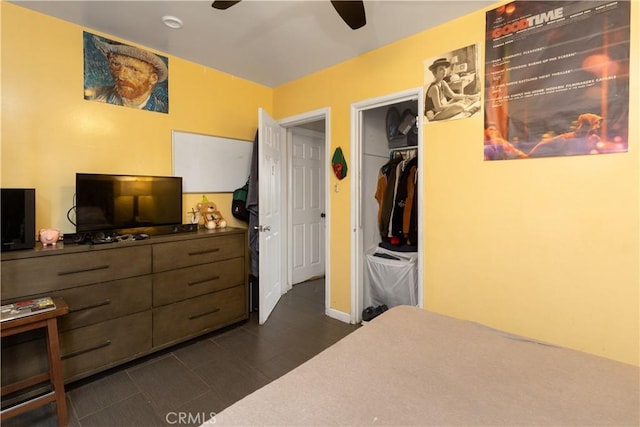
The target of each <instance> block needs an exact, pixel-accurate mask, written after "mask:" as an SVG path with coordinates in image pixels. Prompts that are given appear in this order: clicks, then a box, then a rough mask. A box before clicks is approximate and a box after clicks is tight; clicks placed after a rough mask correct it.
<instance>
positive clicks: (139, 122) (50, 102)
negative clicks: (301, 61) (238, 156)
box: [0, 2, 273, 233]
mask: <svg viewBox="0 0 640 427" xmlns="http://www.w3.org/2000/svg"><path fill="white" fill-rule="evenodd" d="M0 7H1V8H2V52H1V55H2V133H1V137H2V140H1V142H2V186H3V187H34V188H36V198H37V200H36V205H37V210H36V215H37V218H36V229H39V228H41V227H56V228H60V229H61V230H62V231H63V232H67V233H71V232H74V231H75V227H74V226H73V225H72V224H71V223H70V222H69V221H67V218H66V213H67V211H68V210H69V209H70V208H71V207H72V205H73V194H74V191H75V173H76V172H92V173H124V174H154V175H171V172H172V171H171V164H172V161H171V131H172V130H174V129H175V130H181V131H188V132H195V133H201V134H208V135H218V136H225V137H230V138H237V139H244V140H250V141H253V138H254V135H255V132H256V128H257V126H258V107H263V108H264V109H265V110H267V111H271V109H272V104H273V90H272V89H271V88H268V87H265V86H262V85H258V84H256V83H253V82H250V81H247V80H244V79H240V78H237V77H234V76H232V75H229V74H225V73H222V72H219V71H217V70H213V69H211V68H207V67H204V66H201V65H198V64H194V63H192V62H188V61H185V60H182V59H180V58H176V57H172V56H169V67H170V75H169V103H170V104H169V114H162V113H156V112H150V111H140V110H135V109H132V108H126V107H119V106H114V105H109V104H102V103H98V102H92V101H85V100H84V99H83V78H84V75H83V48H82V31H83V30H87V31H90V32H94V33H96V34H100V33H97V32H95V31H93V30H91V29H85V28H82V27H79V26H76V25H73V24H70V23H68V22H65V21H61V20H58V19H55V18H51V17H48V16H45V15H42V14H39V13H34V12H32V11H29V10H27V9H24V8H21V7H18V6H15V5H12V4H8V3H4V2H2V3H0ZM100 35H104V34H100ZM105 36H106V37H110V38H112V37H111V36H109V35H105ZM125 42H127V41H125ZM160 53H161V54H163V55H166V54H164V53H162V52H160ZM221 155H223V154H222V153H221ZM207 197H208V199H209V200H210V201H213V202H215V203H217V204H218V208H219V209H220V211H221V212H222V213H223V215H224V216H225V218H226V219H227V221H228V222H229V225H231V226H246V225H244V224H243V223H241V222H239V221H237V220H236V219H235V218H233V217H232V215H231V195H230V194H208V195H207ZM201 198H202V195H201V194H197V195H196V194H187V195H185V196H184V199H183V207H184V210H185V215H186V212H187V211H188V210H190V208H191V207H193V206H195V205H196V204H197V203H198V202H199V201H200V200H201ZM185 222H186V216H185Z"/></svg>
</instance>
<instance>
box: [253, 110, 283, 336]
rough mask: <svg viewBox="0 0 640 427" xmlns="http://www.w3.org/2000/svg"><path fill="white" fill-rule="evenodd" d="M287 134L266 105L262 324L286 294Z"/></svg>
mask: <svg viewBox="0 0 640 427" xmlns="http://www.w3.org/2000/svg"><path fill="white" fill-rule="evenodd" d="M285 140H286V133H285V130H284V128H282V127H280V125H278V123H277V122H276V121H275V120H274V119H273V118H271V117H270V116H269V115H268V114H267V113H266V112H265V111H264V110H263V109H262V108H260V109H259V111H258V177H259V179H258V181H259V183H258V189H259V190H258V191H259V203H260V209H259V213H258V224H259V226H258V230H259V233H258V234H259V236H260V237H259V248H260V250H259V255H258V258H259V263H260V267H259V277H260V282H259V283H260V292H259V297H258V299H259V301H258V303H259V313H260V315H259V322H260V324H261V325H262V324H263V323H264V322H266V321H267V318H268V317H269V315H270V314H271V312H272V311H273V309H274V307H275V306H276V304H277V303H278V301H279V300H280V296H281V295H282V282H283V280H284V277H285V275H284V274H283V271H284V265H285V264H284V262H283V261H284V259H285V258H284V256H283V250H284V240H283V230H284V227H283V222H284V219H285V215H284V209H283V200H284V188H283V185H282V184H283V182H282V171H283V159H284V154H285V152H284V151H285V146H286V145H285Z"/></svg>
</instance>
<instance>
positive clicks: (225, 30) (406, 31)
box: [11, 0, 494, 87]
mask: <svg viewBox="0 0 640 427" xmlns="http://www.w3.org/2000/svg"><path fill="white" fill-rule="evenodd" d="M11 3H15V4H18V5H20V6H23V7H26V8H29V9H33V10H35V11H39V12H42V13H45V14H47V15H50V16H54V17H57V18H60V19H63V20H65V21H69V22H72V23H75V24H78V25H80V26H82V27H86V28H87V29H90V30H91V29H93V30H96V31H98V32H103V33H106V34H108V35H111V36H113V37H114V38H116V39H122V40H124V41H130V42H133V43H136V44H140V45H142V46H146V47H148V48H150V49H153V50H156V51H159V52H161V53H167V54H169V55H172V56H176V57H179V58H183V59H186V60H189V61H193V62H196V63H198V64H201V65H204V66H207V67H211V68H214V69H217V70H220V71H224V72H226V73H229V74H232V75H234V76H237V77H242V78H245V79H248V80H251V81H253V82H257V83H260V84H263V85H265V86H268V87H275V86H278V85H280V84H283V83H286V82H289V81H291V80H295V79H297V78H299V77H302V76H305V75H307V74H310V73H313V72H315V71H318V70H321V69H323V68H326V67H329V66H331V65H335V64H338V63H340V62H343V61H345V60H347V59H350V58H353V57H355V56H358V55H360V54H362V53H365V52H368V51H370V50H373V49H375V48H377V47H380V46H383V45H386V44H389V43H391V42H393V41H396V40H399V39H402V38H405V37H407V36H410V35H413V34H416V33H419V32H421V31H423V30H425V29H427V28H431V27H434V26H437V25H440V24H442V23H444V22H446V21H449V20H451V19H454V18H457V17H460V16H463V15H466V14H468V13H471V12H474V11H477V10H480V9H483V8H485V7H486V6H488V5H490V4H492V3H494V1H484V0H469V1H464V0H448V1H440V0H421V1H416V0H414V1H403V0H369V1H367V0H365V11H366V15H367V25H366V26H365V27H363V28H361V29H358V30H352V29H351V28H349V27H348V26H347V25H346V24H345V23H344V22H343V21H342V19H341V18H340V17H339V16H338V14H337V13H336V12H335V10H334V9H333V6H332V5H331V3H330V2H329V1H328V0H315V1H310V0H305V1H300V0H288V1H282V0H262V1H257V0H244V1H242V2H241V3H239V4H236V5H235V6H233V7H231V8H230V9H227V10H216V9H213V8H212V7H211V3H212V2H211V1H202V0H197V1H157V0H145V1H114V0H111V1H93V0H91V1H85V0H73V1H54V0H48V1H32V0H28V1H12V2H11ZM165 15H173V16H176V17H178V18H180V19H181V20H182V21H183V22H184V27H183V28H182V29H179V30H175V29H170V28H167V27H166V26H164V24H163V23H162V17H163V16H165ZM78 42H79V43H81V39H80V38H79V39H78ZM434 42H437V41H434ZM389 60H393V58H389Z"/></svg>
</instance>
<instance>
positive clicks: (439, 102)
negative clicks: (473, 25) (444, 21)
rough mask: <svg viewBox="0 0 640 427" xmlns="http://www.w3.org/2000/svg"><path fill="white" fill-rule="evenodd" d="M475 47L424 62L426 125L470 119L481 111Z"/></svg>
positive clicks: (476, 46)
mask: <svg viewBox="0 0 640 427" xmlns="http://www.w3.org/2000/svg"><path fill="white" fill-rule="evenodd" d="M478 47H479V46H478V45H470V46H466V47H464V48H461V49H456V50H453V51H451V52H448V53H445V54H442V55H439V56H436V57H434V58H430V59H426V60H425V61H424V93H425V99H424V116H425V118H426V123H432V122H438V121H443V120H455V119H464V118H466V117H471V116H472V115H474V114H476V113H477V112H478V111H480V108H481V104H480V86H481V85H480V83H481V80H480V64H479V60H478V50H479V49H478Z"/></svg>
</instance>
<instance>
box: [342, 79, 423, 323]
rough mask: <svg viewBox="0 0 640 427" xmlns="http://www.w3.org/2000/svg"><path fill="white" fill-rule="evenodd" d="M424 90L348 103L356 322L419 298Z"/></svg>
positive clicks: (417, 301)
mask: <svg viewBox="0 0 640 427" xmlns="http://www.w3.org/2000/svg"><path fill="white" fill-rule="evenodd" d="M422 92H423V89H422V88H418V89H415V90H410V91H406V92H402V93H398V94H392V95H389V96H385V97H382V98H376V99H372V100H368V101H363V102H360V103H357V104H354V105H352V108H351V129H352V143H351V159H352V165H353V175H354V176H353V177H352V188H351V191H352V195H353V197H352V201H351V205H352V206H351V212H352V217H351V224H352V231H353V234H352V239H351V254H352V257H351V259H352V265H351V321H352V322H353V323H358V322H360V321H362V320H363V319H364V320H369V319H370V318H371V316H372V315H373V317H375V315H377V314H380V313H381V312H382V311H383V310H385V309H387V308H392V307H394V306H396V305H401V304H406V305H413V306H419V307H422V305H423V289H422V270H423V269H422V263H423V261H422V260H423V257H422V250H423V242H422V230H421V227H420V218H421V212H422V209H423V202H422V200H423V197H422V194H421V191H420V190H421V188H420V187H421V185H420V183H421V182H422V167H421V166H422V158H421V155H420V147H421V145H422V115H421V114H419V112H420V111H422V108H423V105H422V104H423V101H422V99H423V96H422ZM365 309H366V311H364V310H365ZM363 311H364V312H363Z"/></svg>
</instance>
